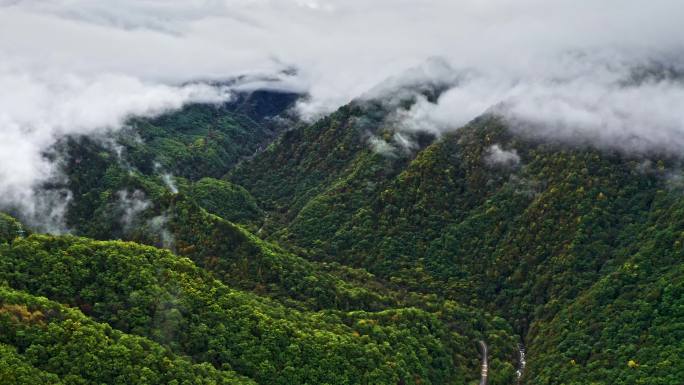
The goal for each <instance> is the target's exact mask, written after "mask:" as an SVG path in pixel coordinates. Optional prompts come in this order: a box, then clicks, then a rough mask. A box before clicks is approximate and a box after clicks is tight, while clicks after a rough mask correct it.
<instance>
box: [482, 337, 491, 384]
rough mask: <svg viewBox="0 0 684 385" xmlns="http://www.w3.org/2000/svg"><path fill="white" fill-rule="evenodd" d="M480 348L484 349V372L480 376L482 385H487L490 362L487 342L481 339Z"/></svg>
mask: <svg viewBox="0 0 684 385" xmlns="http://www.w3.org/2000/svg"><path fill="white" fill-rule="evenodd" d="M480 349H481V350H482V372H481V373H482V374H481V377H480V385H487V375H488V374H489V363H488V361H487V344H485V343H484V341H480Z"/></svg>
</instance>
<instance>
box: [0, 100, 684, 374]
mask: <svg viewBox="0 0 684 385" xmlns="http://www.w3.org/2000/svg"><path fill="white" fill-rule="evenodd" d="M423 92H427V91H425V90H423ZM426 96H427V97H428V98H429V99H430V100H433V99H434V95H431V94H430V93H429V92H427V95H426ZM295 99H296V95H280V94H277V93H276V94H272V93H261V94H256V96H254V95H252V96H250V95H241V96H239V97H238V98H237V99H236V100H235V101H234V102H233V103H232V104H227V105H223V106H214V105H194V106H189V107H187V108H185V109H183V110H181V111H178V112H175V113H173V114H169V115H165V116H161V117H158V118H155V119H146V120H142V119H137V120H132V121H131V123H130V127H129V128H128V129H127V130H126V131H124V132H122V133H118V134H115V135H112V136H111V137H108V138H105V139H106V140H102V138H85V137H71V138H68V139H66V140H64V141H62V142H61V143H60V144H59V145H58V146H57V148H55V149H54V151H53V153H52V154H50V156H53V157H55V159H60V160H61V167H62V171H63V172H64V175H65V178H64V179H63V180H56V181H54V183H52V184H50V185H48V186H45V188H48V189H56V190H60V189H64V190H68V191H70V192H71V194H72V199H71V201H70V203H69V206H68V208H67V213H66V219H67V226H68V228H69V230H70V231H71V232H72V233H74V234H76V235H79V236H82V237H88V238H79V237H74V236H50V235H40V234H32V233H35V231H34V229H31V228H30V227H28V228H27V227H26V226H24V225H22V224H21V223H19V221H17V220H15V219H14V218H12V217H10V216H8V215H5V214H0V244H1V246H0V284H1V285H2V289H1V290H0V291H1V293H0V298H1V299H2V308H0V321H1V323H0V325H2V327H3V333H2V334H3V339H2V340H1V341H0V343H1V344H2V345H0V357H1V361H0V378H3V377H2V376H6V377H7V378H10V376H14V377H15V378H17V379H22V378H31V377H35V378H38V379H42V381H43V383H52V382H57V381H61V382H62V383H173V381H177V383H183V381H186V382H187V383H258V384H299V383H301V384H473V383H477V382H478V381H479V379H480V363H481V362H480V358H481V357H480V353H481V352H480V351H479V350H478V346H479V341H483V342H486V344H487V346H488V347H489V349H488V350H489V368H488V370H489V376H488V380H489V384H490V385H497V384H517V383H523V384H586V383H597V384H636V383H648V384H663V385H665V384H667V385H672V384H680V383H681V382H682V379H684V362H683V360H682V357H684V334H682V333H684V313H683V312H682V311H683V309H684V288H683V287H682V282H684V271H683V270H682V266H684V255H683V254H682V253H683V250H682V242H683V240H682V237H683V234H684V211H683V208H684V195H683V194H684V186H683V185H682V183H681V175H682V171H681V162H680V160H679V159H678V158H676V157H663V156H659V155H658V154H650V155H633V154H629V153H625V152H616V151H606V150H604V149H600V148H595V147H591V146H586V145H583V146H580V145H573V144H569V143H561V142H552V141H549V140H540V139H536V138H535V137H533V136H528V135H524V134H522V133H521V132H520V131H517V130H515V129H511V127H509V126H508V125H507V124H506V122H505V121H503V120H502V119H501V118H499V117H497V116H494V115H484V116H482V117H480V118H478V119H476V120H474V121H473V122H471V123H469V124H468V125H466V126H465V127H462V128H459V129H457V130H452V131H451V132H448V133H444V134H442V135H436V134H434V133H433V134H430V133H422V132H417V131H407V130H405V128H404V127H403V126H402V124H401V121H400V120H399V119H398V117H401V113H398V111H399V112H401V111H402V110H405V109H406V108H408V107H409V106H410V105H411V103H413V102H414V99H411V98H408V99H405V100H400V101H399V102H396V101H391V102H388V101H383V100H361V99H360V100H357V101H354V102H352V103H350V104H349V105H347V106H344V107H342V108H340V109H339V110H338V111H336V112H335V113H333V114H331V115H329V116H327V117H325V118H323V119H321V120H319V121H317V122H315V123H313V124H305V123H303V122H292V121H288V120H283V119H281V118H283V117H286V115H287V108H288V107H289V106H291V105H292V103H293V102H294V100H295ZM95 239H97V240H95ZM122 240H123V241H129V242H123V241H122ZM2 309H4V310H2ZM73 323H78V324H79V325H82V326H79V327H82V328H84V329H85V330H86V331H84V332H83V333H80V332H79V333H76V332H75V331H74V329H73V328H72V326H71V325H72V324H73ZM69 328H72V329H69ZM63 330H68V333H67V332H63ZM65 333H66V334H65ZM74 333H76V334H74ZM86 335H87V336H89V337H86ZM80 338H84V339H86V338H87V339H88V341H89V342H88V344H87V345H85V346H92V348H91V350H92V351H93V353H92V355H88V356H87V357H86V358H85V359H84V360H83V361H75V362H73V363H69V362H68V361H64V359H63V358H64V357H65V356H70V355H78V354H82V353H80V352H82V350H79V349H82V347H79V346H77V344H76V342H75V341H78V340H79V339H80ZM521 342H522V343H524V344H525V345H526V350H527V353H528V354H527V357H526V358H527V365H526V367H525V369H524V370H523V371H522V377H520V378H518V375H517V374H516V368H518V367H519V365H520V362H519V359H520V358H519V356H518V344H519V343H521ZM120 345H124V346H123V347H121V346H120ZM126 349H128V350H126ZM141 349H142V350H141ZM112 350H116V351H121V353H120V354H119V355H117V356H116V357H114V358H111V357H112V356H111V354H114V353H111V351H112ZM141 351H142V352H148V351H149V352H150V353H144V354H146V355H148V356H149V360H147V361H145V364H144V366H145V367H146V369H145V368H140V367H137V366H136V365H140V362H139V359H137V358H136V357H138V356H136V354H137V355H140V354H143V353H141ZM111 360H114V362H116V370H120V371H121V372H116V370H115V369H107V370H112V371H110V372H106V373H107V376H106V377H96V376H94V375H92V373H84V371H88V370H91V368H92V367H98V366H97V365H104V363H105V361H111ZM122 368H126V369H122ZM179 368H180V369H179ZM148 369H149V370H148ZM95 370H96V371H97V369H95ZM103 370H104V369H103ZM142 372H144V373H145V375H146V377H145V379H144V380H143V379H141V378H137V377H131V376H134V375H140V373H142ZM127 376H128V377H127ZM22 381H23V382H22ZM22 381H20V380H17V381H16V383H27V382H26V381H24V380H22ZM117 381H118V382H117ZM144 381H147V382H144ZM38 383H40V382H38Z"/></svg>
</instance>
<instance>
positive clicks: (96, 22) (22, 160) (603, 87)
mask: <svg viewBox="0 0 684 385" xmlns="http://www.w3.org/2000/svg"><path fill="white" fill-rule="evenodd" d="M682 14H684V2H682V1H680V0H650V1H648V2H647V3H646V2H643V1H638V0H602V1H589V0H557V1H547V0H491V1H481V0H460V1H453V0H422V1H417V0H373V1H367V0H118V1H116V2H114V3H113V2H111V1H104V0H0V57H1V58H2V63H3V64H2V66H0V90H2V91H0V180H1V184H0V185H1V186H2V187H0V194H1V195H2V198H0V204H3V203H7V202H11V203H15V204H16V203H17V202H20V201H22V202H23V201H27V200H28V199H29V198H30V193H29V192H28V191H30V188H31V187H32V186H34V185H35V184H36V183H37V182H39V181H41V180H44V179H45V178H47V177H49V176H50V175H51V174H52V173H53V171H54V170H53V167H52V166H51V165H50V164H49V163H48V162H46V161H45V159H44V158H43V157H42V156H41V153H42V152H43V151H44V150H45V149H47V148H49V146H50V145H52V143H54V141H55V140H56V139H57V138H58V137H60V136H62V135H64V134H67V133H84V134H88V133H93V132H100V131H102V130H107V129H116V128H118V127H120V125H121V124H122V122H124V121H125V119H126V118H127V117H129V116H131V115H154V114H158V113H161V112H163V111H166V110H170V109H174V108H178V107H180V106H181V105H183V104H184V103H190V102H193V101H198V100H207V99H210V100H216V99H219V98H221V97H224V96H225V95H221V91H217V90H212V89H210V88H208V87H205V86H199V85H183V84H187V83H188V82H194V81H197V80H202V79H207V80H209V79H211V80H214V79H226V78H230V77H233V76H235V75H244V74H248V75H254V76H259V75H273V76H275V77H278V78H282V79H284V80H285V81H284V82H283V83H282V84H281V85H280V87H284V88H288V89H296V90H304V91H307V92H308V93H309V94H310V96H311V97H310V99H309V100H308V101H307V102H306V103H302V104H300V106H299V108H300V112H301V113H302V114H304V115H305V116H317V115H318V114H320V113H321V112H326V111H330V110H331V109H333V108H336V107H337V106H339V105H341V104H344V103H346V102H348V101H349V100H351V99H352V98H354V97H358V96H359V95H364V94H365V95H366V96H373V95H377V92H378V91H380V92H385V93H388V92H389V93H396V92H397V87H396V85H397V84H402V85H403V84H405V83H409V84H415V83H416V80H417V79H428V80H429V81H430V82H437V83H440V84H442V83H443V84H448V85H450V86H452V88H451V89H449V90H448V91H447V92H445V93H444V94H443V95H442V96H441V98H440V99H439V101H438V103H436V104H433V103H430V102H428V101H427V100H426V99H423V100H420V101H419V102H418V103H417V104H416V105H415V106H414V107H413V108H412V109H411V110H410V111H408V112H405V113H404V115H403V116H402V118H403V119H404V120H405V122H404V123H402V126H401V129H402V130H407V131H411V130H428V131H431V132H434V133H440V132H442V131H444V130H449V129H454V128H457V127H459V126H460V125H462V124H464V123H466V122H467V121H469V120H470V119H472V118H474V117H476V116H477V115H479V114H480V113H482V112H484V111H486V110H488V109H490V108H491V107H492V106H493V105H498V107H497V108H496V111H498V112H500V113H502V114H504V115H505V116H506V117H507V118H508V119H509V120H510V121H512V122H514V123H515V125H514V127H515V128H516V129H518V130H521V131H523V132H530V133H532V134H534V135H542V136H544V135H548V136H550V137H554V138H562V139H566V140H576V139H577V138H579V139H580V140H584V141H589V142H596V143H601V144H605V145H615V144H617V146H618V147H620V146H622V147H625V148H629V149H632V148H636V149H640V150H644V149H652V148H666V149H668V150H670V151H679V150H680V149H681V147H682V146H683V145H684V129H683V126H684V122H683V121H682V108H681V107H682V106H683V105H684V101H683V100H682V95H683V94H684V91H683V87H682V84H681V83H677V82H673V81H661V82H646V83H643V84H641V85H638V86H629V87H624V86H620V85H619V82H620V80H624V79H625V78H626V77H628V76H629V71H630V69H632V68H634V67H636V66H639V65H644V64H648V63H649V62H650V60H652V59H656V60H661V61H663V62H666V63H670V64H672V65H674V66H675V67H679V68H680V69H681V68H684V65H682V63H683V61H682V58H684V55H683V53H684V49H683V48H684V37H683V36H684V35H682V33H681V20H680V19H681V15H682ZM431 57H441V58H443V60H441V61H434V60H433V61H431V62H430V64H429V65H428V66H426V67H418V68H419V69H418V70H413V71H409V72H408V73H407V72H405V71H407V69H409V68H416V66H417V65H419V64H420V63H423V62H425V61H426V60H427V59H428V58H431ZM287 68H296V69H297V75H296V76H284V75H282V73H281V71H282V70H283V69H287ZM421 68H422V69H421ZM421 71H422V72H421ZM402 74H403V75H402ZM407 74H408V75H407ZM392 76H395V77H394V79H393V80H390V81H389V82H386V83H384V84H383V86H382V87H375V86H376V85H377V84H379V83H381V82H383V81H384V80H386V79H388V78H391V77H392ZM397 76H398V77H397ZM407 77H408V79H407ZM374 92H375V94H374ZM395 96H396V95H395ZM623 144H624V146H623Z"/></svg>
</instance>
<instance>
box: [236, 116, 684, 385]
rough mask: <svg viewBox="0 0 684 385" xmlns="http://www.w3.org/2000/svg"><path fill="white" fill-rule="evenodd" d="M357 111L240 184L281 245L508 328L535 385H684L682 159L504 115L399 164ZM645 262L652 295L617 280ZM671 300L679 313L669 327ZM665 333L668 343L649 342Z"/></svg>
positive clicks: (400, 158) (381, 125)
mask: <svg viewBox="0 0 684 385" xmlns="http://www.w3.org/2000/svg"><path fill="white" fill-rule="evenodd" d="M359 111H360V108H359V107H356V106H354V104H352V105H350V106H347V107H345V108H343V109H341V110H340V111H338V112H337V113H335V114H333V115H332V116H331V117H329V118H328V119H327V120H322V121H320V122H318V123H317V124H315V125H313V126H311V127H308V128H300V129H297V130H295V131H293V132H288V133H287V134H286V135H284V136H283V137H281V138H280V139H279V141H277V142H275V143H274V144H273V145H272V146H271V147H270V148H269V149H268V150H267V151H264V152H263V153H261V154H259V155H258V156H257V157H255V158H254V159H252V160H250V161H248V162H246V163H244V164H242V165H240V166H239V167H238V168H237V169H235V170H233V171H232V172H231V174H229V179H230V180H231V181H233V182H235V183H240V184H242V185H243V186H244V187H245V188H247V190H248V191H250V193H252V194H253V195H254V196H255V198H256V199H257V202H258V203H260V204H261V205H262V206H263V207H265V208H267V209H270V210H271V213H270V218H274V219H273V221H272V223H270V225H271V226H272V228H271V229H270V233H269V234H270V235H269V237H270V238H271V239H277V240H279V241H280V242H281V243H282V244H284V245H291V246H290V247H293V248H294V249H295V250H299V251H300V252H303V253H305V254H306V255H308V256H309V257H310V258H313V259H316V260H325V261H336V262H339V263H343V264H347V265H350V266H359V267H361V266H362V267H364V268H366V269H369V270H370V271H371V272H373V273H375V274H377V275H378V276H379V277H381V278H383V279H385V280H388V281H392V282H395V283H397V284H400V285H402V286H403V287H407V288H411V289H412V290H416V291H421V292H432V293H438V294H439V295H444V296H446V297H448V298H455V299H458V300H460V301H462V302H465V303H470V304H472V305H474V306H481V307H484V308H486V309H488V310H490V311H492V312H494V313H497V314H501V315H502V316H503V317H504V318H506V319H507V320H509V321H510V322H511V323H513V325H514V326H515V327H516V329H517V330H518V331H519V333H520V334H521V336H522V337H523V339H524V341H525V342H526V343H527V344H528V345H529V353H530V354H529V355H528V360H529V368H530V369H529V370H528V372H527V373H525V375H524V377H523V381H527V382H529V383H559V384H560V383H586V381H599V382H600V381H608V382H605V383H626V384H627V383H634V381H637V379H640V381H646V382H649V381H651V382H649V383H678V381H680V379H681V378H684V377H683V376H682V372H681V370H682V367H683V364H684V362H682V359H681V358H680V357H681V349H682V341H681V338H678V335H679V334H681V331H682V329H683V326H684V325H683V324H682V321H683V320H684V317H683V314H682V313H681V311H678V309H680V307H681V304H682V303H683V301H684V299H683V298H682V293H681V291H678V290H676V289H674V288H669V287H667V286H665V283H666V282H668V281H669V282H680V281H682V279H684V277H682V276H681V272H680V271H679V270H681V269H680V267H681V266H682V263H683V261H684V260H683V255H682V247H681V242H680V241H679V240H678V239H679V237H680V236H681V231H682V230H684V228H682V227H681V224H680V222H681V221H680V220H679V219H678V217H677V216H676V215H674V214H673V213H676V212H679V210H678V209H677V207H679V206H680V205H681V204H682V202H684V201H683V200H682V190H681V185H680V182H679V180H680V178H681V177H680V175H681V167H680V166H681V165H680V162H679V160H678V159H676V158H670V157H660V156H658V155H657V154H653V155H638V156H637V155H633V156H632V155H629V154H625V153H622V152H615V151H606V150H603V149H598V148H592V147H590V146H587V145H584V146H579V145H572V144H568V143H553V142H549V141H540V140H536V139H534V138H533V137H529V136H525V135H522V134H518V133H515V132H512V131H511V130H509V129H508V127H507V126H506V124H505V123H504V122H502V121H501V120H500V119H499V118H497V117H495V116H483V117H481V118H479V119H477V120H475V121H473V122H472V123H470V124H469V125H468V126H466V127H464V128H461V129H459V130H457V131H456V132H454V133H450V134H446V135H444V136H443V137H441V138H439V139H438V140H436V141H434V142H433V143H432V144H429V145H427V146H426V145H425V143H424V142H420V141H418V142H417V143H416V144H415V145H414V146H413V147H412V151H407V152H404V153H402V152H399V151H395V152H393V153H390V154H387V153H382V152H380V151H377V149H376V150H375V151H374V149H373V146H372V143H369V132H370V133H371V134H372V135H377V136H380V137H384V138H391V137H392V136H391V132H392V130H394V129H395V128H394V127H392V126H388V125H387V123H386V122H387V120H383V119H379V120H378V121H376V126H375V127H371V128H368V126H367V122H368V119H366V117H365V116H364V115H363V114H361V117H359ZM364 125H365V126H364ZM361 127H363V129H362V128H361ZM388 132H389V133H388ZM389 143H392V142H391V140H390V141H389ZM502 154H503V155H502ZM316 175H319V176H318V177H316ZM666 213H667V214H669V215H668V217H667V218H664V215H666ZM664 239H667V241H665V240H664ZM658 240H663V241H662V242H661V243H659V244H658V245H657V246H655V245H654V242H657V241H658ZM649 245H650V246H649ZM635 255H639V257H635ZM665 255H667V256H668V257H665ZM637 259H640V260H644V261H648V263H649V264H655V265H656V266H658V268H657V269H652V270H647V271H642V272H640V273H639V274H641V275H644V276H643V277H642V278H641V279H639V280H638V283H637V282H635V284H639V285H643V288H642V289H643V290H637V289H636V288H632V287H630V286H629V285H627V284H626V283H625V282H622V281H621V280H620V279H617V277H620V272H621V271H622V270H623V269H625V268H626V267H625V266H642V265H643V262H642V263H641V264H640V263H639V262H636V260H637ZM666 272H667V274H671V275H672V276H671V277H670V279H669V280H661V279H662V276H663V275H665V274H666ZM649 282H652V283H649ZM597 285H598V286H600V287H597ZM606 286H607V287H608V288H609V290H612V291H613V293H614V294H613V296H614V299H612V300H607V299H604V300H603V302H599V303H596V302H590V303H591V304H592V306H590V307H589V308H590V309H591V310H590V311H589V312H587V310H586V309H585V310H584V312H582V311H580V312H579V313H576V314H575V316H574V317H575V322H576V325H580V326H579V327H577V326H575V328H578V329H579V330H577V331H576V332H575V333H569V332H567V331H564V330H565V329H563V326H561V325H563V323H564V322H567V318H564V317H568V313H567V312H568V311H570V310H567V309H573V308H576V309H578V310H579V309H582V306H583V305H582V304H586V303H587V301H596V299H595V298H594V297H595V296H597V295H599V294H598V293H601V292H602V290H603V291H605V290H606ZM666 291H667V292H668V293H676V294H668V297H667V299H665V298H663V297H662V296H664V295H665V292H666ZM592 298H594V299H592ZM624 298H630V299H631V301H635V302H641V303H642V304H644V305H648V307H646V308H641V309H634V308H632V305H629V306H627V304H625V303H624V301H625V300H624ZM612 301H617V302H615V303H613V302H612ZM658 301H666V302H665V303H663V305H662V306H665V308H663V309H662V310H661V311H658V312H656V313H655V314H658V315H657V316H656V315H654V313H653V312H654V311H656V309H655V308H653V307H654V306H659V305H657V303H659V302H658ZM568 306H570V308H568ZM561 310H563V312H561ZM599 314H603V316H601V315H599ZM636 314H639V317H641V318H642V319H641V320H639V319H634V318H633V317H634V316H635V315H636ZM648 314H650V315H648ZM583 317H586V319H584V318H583ZM595 317H599V318H598V319H596V318H595ZM600 317H604V318H600ZM611 319H614V320H616V321H615V322H616V324H615V325H613V324H612V321H611ZM617 320H620V321H617ZM617 323H619V325H618V324H617ZM585 324H589V325H587V326H582V325H585ZM665 325H668V326H665ZM566 327H567V326H566ZM587 327H591V328H592V329H593V331H590V330H587V329H586V328H587ZM669 328H672V329H669ZM656 329H657V330H659V331H658V332H657V333H658V334H659V335H662V337H661V339H659V340H658V342H657V343H656V342H652V340H651V341H650V342H646V340H644V339H648V338H649V337H648V335H649V333H656V331H655V330H656ZM664 330H667V332H665V331H664ZM561 331H562V332H561ZM598 332H603V333H604V334H603V335H602V336H601V338H600V339H599V338H598V337H597V335H596V334H595V333H598ZM629 332H631V333H633V335H632V336H631V337H630V339H631V340H633V341H634V342H632V343H630V342H627V341H626V340H625V338H624V333H629ZM592 333H594V334H592ZM559 334H560V335H559ZM580 336H583V337H581V338H583V340H582V341H581V342H580V340H579V338H580ZM549 341H555V342H549ZM554 343H555V345H554ZM537 344H540V346H538V345H537ZM580 344H581V346H580V347H576V345H580ZM630 344H631V345H630ZM551 346H553V348H551ZM626 346H632V347H631V348H627V347H626ZM648 346H659V347H660V348H659V349H655V348H654V349H651V348H649V347H648ZM608 352H619V354H617V355H616V354H614V353H608ZM535 355H536V357H535ZM558 355H561V356H562V357H563V358H562V359H559V358H558ZM575 356H576V357H575ZM606 356H611V358H610V359H606V358H605V357H606ZM631 356H633V357H631ZM552 357H553V358H552ZM637 357H642V358H641V361H639V359H638V358H637ZM551 361H553V362H554V365H549V364H548V363H550V362H551ZM632 361H634V362H641V363H640V364H638V365H636V366H635V365H634V364H633V362H632ZM542 363H546V365H547V366H543V364H542ZM655 367H657V368H658V369H653V368H655ZM580 373H581V374H580ZM575 376H576V377H575ZM607 378H611V379H612V380H607ZM645 379H649V380H645ZM611 381H615V382H611Z"/></svg>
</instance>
